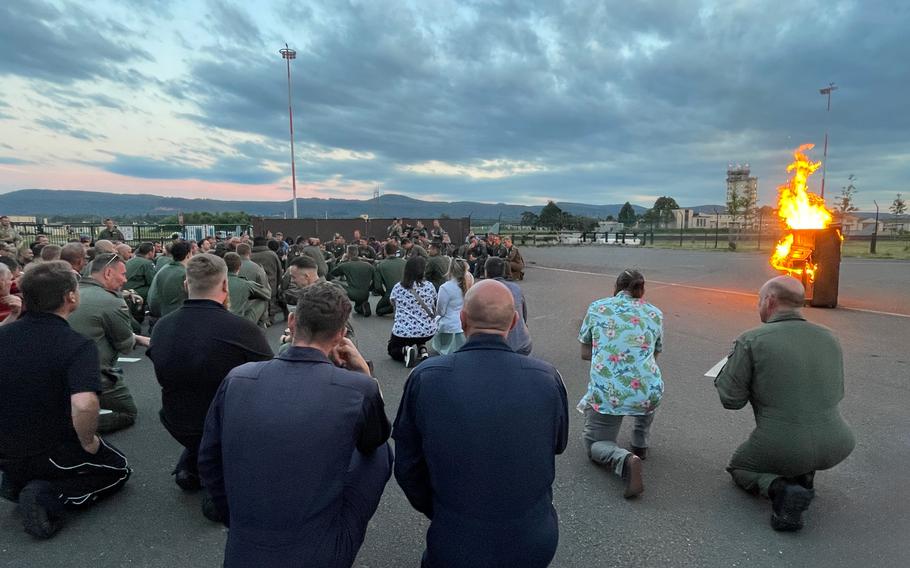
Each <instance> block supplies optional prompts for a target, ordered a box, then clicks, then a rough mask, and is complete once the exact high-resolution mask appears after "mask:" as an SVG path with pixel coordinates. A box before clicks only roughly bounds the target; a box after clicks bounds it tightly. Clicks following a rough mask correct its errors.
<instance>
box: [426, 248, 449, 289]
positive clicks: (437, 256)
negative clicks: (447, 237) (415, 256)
mask: <svg viewBox="0 0 910 568" xmlns="http://www.w3.org/2000/svg"><path fill="white" fill-rule="evenodd" d="M429 255H430V257H429V258H428V259H427V268H426V271H425V272H424V277H425V278H426V279H427V280H429V281H430V282H432V283H433V286H435V287H436V291H437V292H438V291H439V287H440V286H442V285H443V284H445V283H446V276H448V274H449V265H451V264H452V259H451V258H449V257H447V256H445V255H443V254H442V245H441V243H437V242H435V241H434V242H432V243H430V250H429Z"/></svg>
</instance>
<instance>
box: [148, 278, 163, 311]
mask: <svg viewBox="0 0 910 568" xmlns="http://www.w3.org/2000/svg"><path fill="white" fill-rule="evenodd" d="M159 274H161V272H157V273H156V274H155V277H154V278H152V285H151V286H149V295H148V298H147V301H148V305H149V313H151V314H152V315H153V316H159V315H161V299H160V298H159V297H158V285H159V284H160V282H159V281H158V275H159Z"/></svg>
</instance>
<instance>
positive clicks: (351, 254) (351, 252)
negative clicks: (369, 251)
mask: <svg viewBox="0 0 910 568" xmlns="http://www.w3.org/2000/svg"><path fill="white" fill-rule="evenodd" d="M346 248H347V251H346V252H347V253H348V258H356V257H358V256H360V247H359V246H357V245H348V246H347V247H346Z"/></svg>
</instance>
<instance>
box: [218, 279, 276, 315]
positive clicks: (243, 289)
mask: <svg viewBox="0 0 910 568" xmlns="http://www.w3.org/2000/svg"><path fill="white" fill-rule="evenodd" d="M228 289H229V295H230V302H229V304H230V308H229V309H230V312H231V313H232V314H236V315H238V316H240V317H242V318H244V319H247V320H249V321H251V322H253V323H257V322H259V321H260V320H261V319H262V316H263V315H264V314H265V311H266V309H267V308H268V304H267V302H268V301H269V294H268V292H267V291H266V289H264V288H263V287H262V286H260V285H259V284H258V283H257V282H250V281H249V280H247V279H246V278H244V277H242V276H240V275H238V274H230V273H229V274H228ZM257 300H258V301H257Z"/></svg>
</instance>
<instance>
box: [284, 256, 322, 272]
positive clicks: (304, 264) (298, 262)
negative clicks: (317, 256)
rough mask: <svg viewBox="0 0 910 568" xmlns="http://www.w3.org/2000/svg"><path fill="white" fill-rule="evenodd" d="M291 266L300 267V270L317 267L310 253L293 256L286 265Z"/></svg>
mask: <svg viewBox="0 0 910 568" xmlns="http://www.w3.org/2000/svg"><path fill="white" fill-rule="evenodd" d="M292 266H293V267H294V268H300V269H301V270H307V269H311V268H319V265H317V264H316V261H315V260H314V259H313V258H312V257H311V256H310V255H307V254H302V255H300V256H298V257H297V258H295V259H294V260H292V261H291V263H290V264H289V265H288V268H290V267H292Z"/></svg>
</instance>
